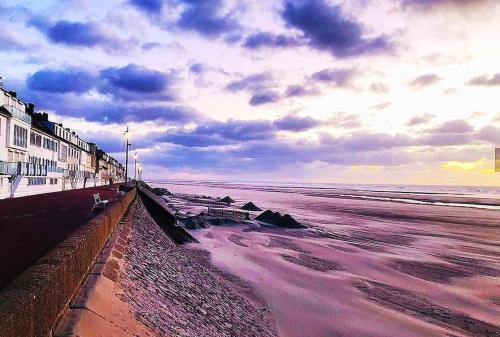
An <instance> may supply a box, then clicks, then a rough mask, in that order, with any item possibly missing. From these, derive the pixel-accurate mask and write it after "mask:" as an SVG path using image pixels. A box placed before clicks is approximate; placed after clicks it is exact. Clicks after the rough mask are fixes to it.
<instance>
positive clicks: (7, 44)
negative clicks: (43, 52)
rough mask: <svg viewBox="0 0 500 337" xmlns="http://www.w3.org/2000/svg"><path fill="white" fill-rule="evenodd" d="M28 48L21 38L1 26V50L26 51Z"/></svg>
mask: <svg viewBox="0 0 500 337" xmlns="http://www.w3.org/2000/svg"><path fill="white" fill-rule="evenodd" d="M0 11H1V8H0ZM27 48H28V47H27V46H26V44H25V43H24V42H23V41H22V40H21V39H20V38H18V37H17V36H14V35H12V34H11V33H10V32H9V31H7V30H6V29H5V28H4V27H0V51H25V50H26V49H27Z"/></svg>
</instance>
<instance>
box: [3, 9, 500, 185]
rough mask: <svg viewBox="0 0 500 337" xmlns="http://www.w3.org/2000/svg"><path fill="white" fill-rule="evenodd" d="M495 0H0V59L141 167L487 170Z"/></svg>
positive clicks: (423, 175)
mask: <svg viewBox="0 0 500 337" xmlns="http://www.w3.org/2000/svg"><path fill="white" fill-rule="evenodd" d="M498 17H500V3H498V1H494V0H471V1H463V0H347V1H333V0H314V1H305V0H304V1H301V0H295V1H294V0H275V1H260V0H253V1H245V2H241V1H233V0H227V1H226V0H204V1H189V0H108V1H101V2H99V3H98V2H94V1H85V0H73V1H63V0H38V1H13V0H3V1H0V19H1V21H2V25H1V27H0V75H1V76H3V78H4V86H5V87H6V88H7V89H9V90H17V91H18V92H19V96H20V97H21V99H23V100H24V101H27V102H34V103H35V104H36V107H37V109H38V110H40V111H47V112H49V114H50V115H51V117H52V119H53V120H54V121H57V122H59V121H62V122H63V123H64V125H65V126H68V127H70V128H72V129H75V130H77V131H78V132H79V134H80V135H81V136H82V138H84V139H86V140H88V141H92V142H95V143H97V144H100V145H101V146H102V147H103V148H104V149H105V150H106V151H108V152H110V153H112V154H113V156H115V157H116V158H119V159H122V158H123V157H124V155H123V153H122V152H123V148H124V146H123V139H122V136H121V135H122V133H123V131H124V130H125V128H126V126H127V125H129V126H130V129H131V130H132V134H133V140H132V145H133V149H134V150H137V151H138V152H139V157H140V160H141V162H142V163H143V166H144V176H145V178H187V179H223V180H226V179H243V180H270V181H289V182H332V183H342V182H345V183H397V184H465V185H495V184H498V183H500V176H499V174H494V173H493V166H494V147H495V146H496V145H500V105H499V104H498V103H499V102H500V101H499V99H498V97H499V92H500V63H499V61H498V60H500V47H499V45H498V43H497V42H498V32H500V21H499V20H498Z"/></svg>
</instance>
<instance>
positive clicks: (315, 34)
mask: <svg viewBox="0 0 500 337" xmlns="http://www.w3.org/2000/svg"><path fill="white" fill-rule="evenodd" d="M282 18H283V19H284V20H285V22H286V23H287V25H288V26H290V27H293V28H295V29H297V30H299V31H301V32H302V33H303V36H304V38H305V39H307V40H308V42H309V45H311V46H312V47H314V48H317V49H321V50H326V51H329V52H331V53H332V54H333V55H335V56H337V57H348V56H355V55H361V54H371V53H379V52H384V51H388V50H390V49H391V46H390V42H389V41H388V39H387V38H386V37H384V36H379V37H375V38H371V39H368V38H365V37H363V30H362V27H361V25H360V24H359V23H358V22H355V21H353V20H350V19H348V18H346V17H345V16H344V15H343V13H342V10H341V8H340V7H339V6H335V5H330V4H328V3H326V2H325V1H324V0H317V1H285V4H284V9H283V12H282Z"/></svg>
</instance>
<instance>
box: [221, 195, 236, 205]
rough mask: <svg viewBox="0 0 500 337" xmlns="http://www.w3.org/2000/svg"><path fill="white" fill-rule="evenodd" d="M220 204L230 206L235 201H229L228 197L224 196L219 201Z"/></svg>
mask: <svg viewBox="0 0 500 337" xmlns="http://www.w3.org/2000/svg"><path fill="white" fill-rule="evenodd" d="M220 202H225V203H226V204H228V205H230V204H232V203H233V202H235V201H234V200H233V199H231V197H230V196H225V197H224V198H222V199H220Z"/></svg>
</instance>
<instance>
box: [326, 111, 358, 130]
mask: <svg viewBox="0 0 500 337" xmlns="http://www.w3.org/2000/svg"><path fill="white" fill-rule="evenodd" d="M329 122H330V123H331V124H332V125H333V126H335V127H336V128H341V129H355V128H358V127H360V126H361V125H362V124H363V123H362V122H361V117H360V116H359V115H353V114H349V113H346V112H337V113H335V115H334V116H333V117H332V118H330V120H329Z"/></svg>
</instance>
